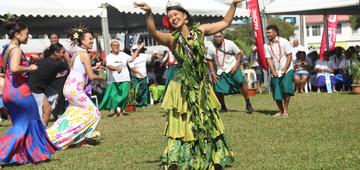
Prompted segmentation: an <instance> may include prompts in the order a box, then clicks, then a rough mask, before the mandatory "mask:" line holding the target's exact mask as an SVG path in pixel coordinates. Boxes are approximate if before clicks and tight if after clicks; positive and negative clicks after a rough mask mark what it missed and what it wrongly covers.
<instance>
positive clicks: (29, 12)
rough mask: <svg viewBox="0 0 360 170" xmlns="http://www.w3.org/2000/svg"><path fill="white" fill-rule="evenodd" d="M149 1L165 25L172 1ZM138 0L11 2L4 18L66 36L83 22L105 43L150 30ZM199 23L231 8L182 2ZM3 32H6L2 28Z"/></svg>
mask: <svg viewBox="0 0 360 170" xmlns="http://www.w3.org/2000/svg"><path fill="white" fill-rule="evenodd" d="M137 1H138V2H141V1H145V2H146V3H148V4H149V5H150V6H151V7H152V11H153V13H154V14H155V15H154V17H155V21H156V24H157V25H158V26H161V18H162V16H163V15H165V7H166V3H167V1H168V0H137ZM133 2H134V0H29V1H26V0H11V1H8V2H6V3H0V16H4V15H5V14H7V13H11V14H15V15H17V16H20V18H19V20H20V21H21V22H23V23H25V24H26V25H28V27H29V29H30V31H31V32H32V33H34V34H35V33H50V32H55V33H64V30H66V29H68V28H71V27H74V26H77V25H79V24H80V23H82V24H84V25H85V26H86V27H89V28H90V29H91V30H92V31H94V32H102V34H103V35H104V36H105V42H104V43H105V44H108V41H109V38H110V36H109V32H113V33H116V32H124V31H125V32H128V33H131V32H142V31H145V30H146V21H145V13H144V11H142V10H140V9H137V8H134V6H133ZM178 2H181V4H182V5H183V7H184V8H185V9H187V10H188V11H189V13H190V14H191V15H193V16H194V20H195V21H198V22H202V23H204V22H214V21H218V20H220V19H222V17H223V16H224V15H225V14H226V11H227V10H228V9H229V5H226V4H224V3H222V2H218V1H216V0H181V1H180V0H178ZM248 16H249V12H248V10H246V9H245V8H244V7H243V8H242V9H238V10H237V12H236V16H235V17H237V18H240V17H248ZM0 32H2V33H4V31H3V30H2V28H0ZM106 51H109V50H108V49H106Z"/></svg>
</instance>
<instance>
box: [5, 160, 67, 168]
mask: <svg viewBox="0 0 360 170" xmlns="http://www.w3.org/2000/svg"><path fill="white" fill-rule="evenodd" d="M54 161H60V159H53V158H49V159H46V160H45V161H41V162H37V163H27V164H18V163H11V164H4V165H1V166H2V168H3V169H4V168H11V167H13V168H15V167H21V166H24V165H28V164H32V165H40V164H48V163H51V162H54Z"/></svg>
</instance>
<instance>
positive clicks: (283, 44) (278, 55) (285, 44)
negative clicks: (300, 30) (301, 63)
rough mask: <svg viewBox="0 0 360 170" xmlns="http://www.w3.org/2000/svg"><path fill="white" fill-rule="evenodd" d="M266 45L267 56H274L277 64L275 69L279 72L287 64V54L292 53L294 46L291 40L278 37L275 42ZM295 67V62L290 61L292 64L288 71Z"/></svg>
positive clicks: (273, 58) (274, 61) (273, 59)
mask: <svg viewBox="0 0 360 170" xmlns="http://www.w3.org/2000/svg"><path fill="white" fill-rule="evenodd" d="M269 43H270V42H269ZM264 47H265V57H266V58H272V61H273V63H274V66H275V70H276V71H277V72H279V71H281V70H282V69H283V68H284V67H285V65H286V57H287V55H289V54H291V52H292V47H291V44H290V42H289V41H288V40H286V39H285V38H282V37H276V40H275V42H274V43H271V44H265V45H264ZM279 47H280V48H279ZM291 60H292V58H291ZM293 69H294V66H293V62H292V61H290V65H289V68H288V70H287V72H289V71H290V70H293ZM287 72H286V73H287Z"/></svg>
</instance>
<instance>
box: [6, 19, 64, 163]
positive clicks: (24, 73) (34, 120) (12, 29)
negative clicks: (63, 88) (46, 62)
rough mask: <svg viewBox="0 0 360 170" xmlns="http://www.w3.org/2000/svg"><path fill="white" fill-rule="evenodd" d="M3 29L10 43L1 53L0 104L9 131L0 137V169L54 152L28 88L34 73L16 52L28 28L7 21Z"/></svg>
mask: <svg viewBox="0 0 360 170" xmlns="http://www.w3.org/2000/svg"><path fill="white" fill-rule="evenodd" d="M5 25H6V26H5V29H6V30H8V35H9V37H10V39H11V41H10V43H9V44H8V46H6V47H5V48H4V50H3V53H2V56H3V69H4V71H5V73H4V74H5V82H4V87H3V100H4V105H5V107H6V109H7V110H8V112H9V113H10V118H11V121H12V123H13V127H12V128H11V129H9V130H8V131H6V132H5V134H4V135H2V136H0V165H1V164H12V163H17V164H26V163H37V162H41V161H44V160H46V159H48V158H49V157H50V156H51V155H52V154H53V153H54V152H55V151H56V150H58V148H57V147H56V146H55V145H53V144H52V143H51V141H50V140H49V138H48V136H47V135H46V131H45V128H44V125H43V124H42V122H41V119H40V115H39V111H38V108H37V104H36V101H35V99H34V97H33V95H32V94H31V92H30V87H29V86H28V74H29V72H32V71H34V70H36V69H37V66H36V65H35V64H31V63H30V62H29V61H28V60H27V59H26V58H25V56H24V53H23V52H22V50H21V49H20V45H21V44H26V43H27V40H28V34H29V31H28V28H27V27H26V26H25V25H24V24H22V23H19V22H18V21H8V22H7V23H5ZM33 57H35V56H33ZM33 57H32V59H34V58H33ZM0 169H1V166H0Z"/></svg>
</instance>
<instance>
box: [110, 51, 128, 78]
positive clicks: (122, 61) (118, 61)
mask: <svg viewBox="0 0 360 170" xmlns="http://www.w3.org/2000/svg"><path fill="white" fill-rule="evenodd" d="M130 60H131V56H129V55H127V54H126V53H124V52H120V53H119V54H117V55H116V54H113V53H110V54H109V55H107V56H106V66H109V65H111V66H115V67H120V68H121V72H120V73H118V72H117V71H110V70H108V83H112V82H125V81H130V72H129V69H128V67H127V66H128V63H129V62H130Z"/></svg>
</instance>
